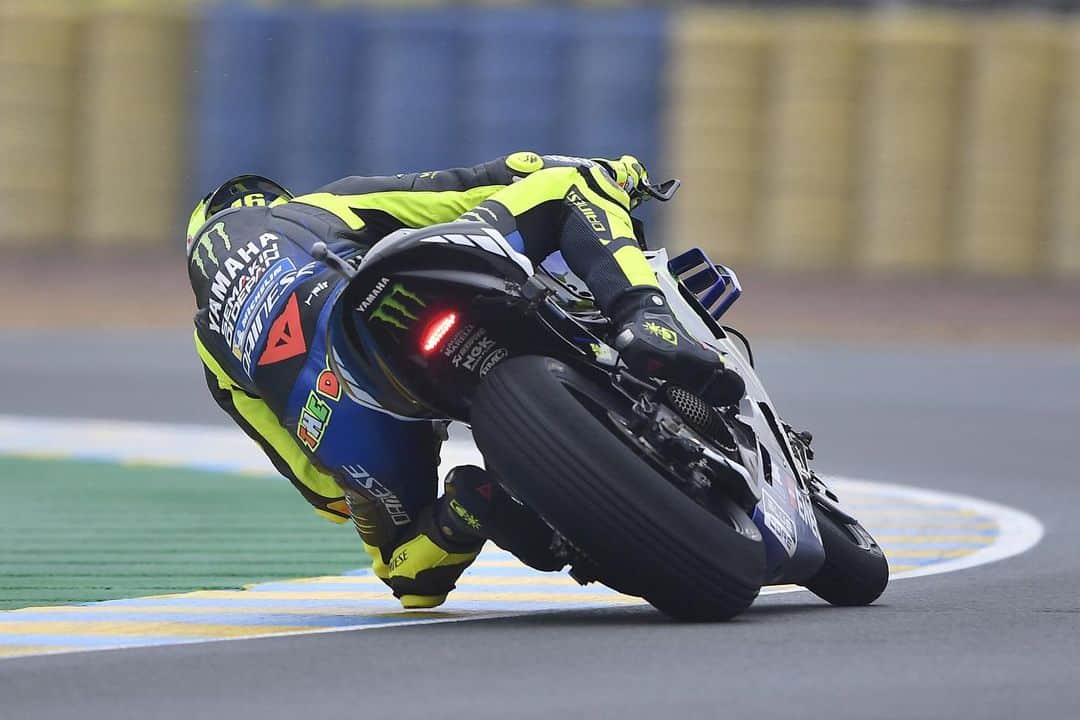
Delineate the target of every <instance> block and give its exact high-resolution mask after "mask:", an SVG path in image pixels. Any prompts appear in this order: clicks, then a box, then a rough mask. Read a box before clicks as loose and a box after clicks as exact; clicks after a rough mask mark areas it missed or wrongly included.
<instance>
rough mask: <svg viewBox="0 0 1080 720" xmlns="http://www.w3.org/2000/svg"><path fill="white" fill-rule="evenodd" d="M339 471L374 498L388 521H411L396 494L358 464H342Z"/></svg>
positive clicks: (402, 522)
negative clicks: (384, 511)
mask: <svg viewBox="0 0 1080 720" xmlns="http://www.w3.org/2000/svg"><path fill="white" fill-rule="evenodd" d="M341 471H342V472H343V473H345V475H346V477H348V479H349V480H351V481H352V482H353V484H355V485H357V486H359V487H360V488H361V489H362V490H363V491H364V492H365V493H366V494H367V495H369V496H370V497H372V498H374V499H375V500H376V501H378V503H379V504H380V505H382V506H383V508H384V509H385V510H386V513H387V514H388V515H389V516H390V521H391V522H393V523H394V524H395V525H408V524H409V522H410V521H411V518H410V517H409V513H407V512H406V511H405V505H404V504H403V503H402V502H401V500H400V499H399V498H398V496H397V495H396V494H395V493H394V492H393V491H391V490H389V489H387V487H386V486H385V485H383V484H382V483H381V482H379V481H378V480H376V479H375V477H374V476H373V475H372V474H371V473H369V472H368V471H367V470H365V469H364V468H362V467H361V466H359V465H344V466H342V468H341Z"/></svg>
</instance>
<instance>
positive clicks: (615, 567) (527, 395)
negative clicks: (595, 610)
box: [472, 356, 765, 620]
mask: <svg viewBox="0 0 1080 720" xmlns="http://www.w3.org/2000/svg"><path fill="white" fill-rule="evenodd" d="M583 388H584V390H583ZM582 393H584V395H583V394H582ZM585 395H587V396H588V397H589V398H593V399H592V400H589V399H587V398H586V397H585ZM613 396H614V394H613V393H611V391H610V390H608V389H606V388H604V387H601V386H599V385H598V384H595V383H592V382H591V381H589V380H587V379H586V378H585V377H584V376H582V375H581V374H580V373H577V372H575V371H573V370H571V369H570V368H568V367H567V366H566V365H564V364H562V363H560V362H558V361H556V360H552V359H550V358H544V357H536V356H524V357H518V358H512V359H510V360H506V361H504V362H502V363H500V364H499V365H498V366H497V367H496V368H495V369H494V370H492V372H491V373H490V374H489V375H488V377H487V378H486V380H485V381H484V383H483V384H482V385H481V387H480V389H479V390H478V392H477V395H476V397H475V399H474V402H473V413H472V425H473V436H474V437H475V439H476V443H477V445H478V446H479V448H480V451H481V452H482V453H483V455H484V459H485V461H486V462H487V464H488V465H489V467H490V468H491V469H492V470H494V472H495V473H496V475H497V476H498V477H499V479H500V482H502V483H503V484H505V485H506V487H507V489H508V490H509V491H510V492H511V493H512V494H513V495H515V496H516V497H517V498H518V499H519V500H521V501H522V502H523V503H525V505H527V506H528V507H530V508H531V509H533V510H534V511H535V512H537V513H538V514H540V515H541V516H542V517H543V518H544V519H545V520H546V521H547V522H548V523H550V524H551V525H552V527H554V528H556V529H557V530H558V531H559V532H560V533H562V534H563V535H564V536H565V537H566V538H567V539H568V540H569V541H570V542H571V543H572V544H573V545H574V546H575V547H576V548H577V549H578V550H580V551H582V552H583V553H585V554H586V555H587V556H588V558H589V560H590V561H591V562H592V563H594V564H595V565H596V567H597V568H598V571H599V572H598V574H599V575H600V576H601V577H602V579H603V581H604V582H605V583H606V584H608V585H611V586H613V587H615V588H617V589H619V590H621V591H622V592H628V593H631V594H635V595H640V596H642V597H644V598H645V599H646V600H648V601H649V602H650V603H652V604H653V605H654V606H655V607H657V608H658V609H660V610H661V611H663V612H664V613H666V614H668V615H671V616H672V617H675V618H679V619H683V620H726V619H729V618H731V617H734V616H735V615H738V614H739V613H741V612H742V611H743V610H745V609H746V608H747V607H749V606H750V604H751V603H752V602H753V601H754V599H755V598H756V597H757V594H758V592H759V590H760V588H761V584H762V582H764V579H765V553H764V545H763V543H762V540H761V535H760V533H759V532H758V530H757V528H756V527H755V526H754V524H753V522H752V521H751V520H750V519H749V518H748V517H747V516H746V513H744V512H743V511H742V510H741V509H739V508H737V507H735V506H734V504H732V506H731V507H730V508H728V509H727V510H728V511H727V513H726V514H727V515H729V516H730V517H729V519H728V520H727V521H725V520H724V519H721V518H720V517H718V516H716V515H713V514H712V513H710V512H709V511H707V510H706V509H705V508H703V507H701V506H700V505H698V504H697V503H696V502H694V501H693V500H691V499H690V498H689V497H687V496H686V495H684V494H683V493H682V492H680V491H679V489H678V488H676V487H675V486H674V485H672V484H671V482H669V481H668V480H667V479H666V478H665V477H664V476H663V475H661V474H660V473H659V472H657V471H656V470H654V469H653V468H652V467H651V466H650V465H649V464H648V463H647V462H646V461H645V460H644V459H643V458H641V457H639V456H638V455H637V454H636V453H635V452H634V450H633V449H632V448H631V447H630V446H629V445H627V444H626V443H625V442H624V441H623V440H622V439H620V438H619V437H617V436H616V435H615V431H614V430H613V429H612V428H610V427H608V426H606V425H605V424H604V421H602V420H601V419H599V418H598V417H597V415H594V412H595V411H596V409H595V407H593V406H592V403H594V402H596V403H597V404H599V405H605V404H607V405H609V406H611V407H618V405H616V404H615V402H616V401H615V400H614V399H613ZM598 398H599V399H598ZM605 399H606V400H609V401H610V402H604V400H605Z"/></svg>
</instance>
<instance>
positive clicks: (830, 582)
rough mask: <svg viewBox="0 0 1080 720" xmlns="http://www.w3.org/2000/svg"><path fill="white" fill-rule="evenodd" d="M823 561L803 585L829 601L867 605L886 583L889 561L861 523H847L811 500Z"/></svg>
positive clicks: (877, 596) (844, 604)
mask: <svg viewBox="0 0 1080 720" xmlns="http://www.w3.org/2000/svg"><path fill="white" fill-rule="evenodd" d="M814 515H815V516H817V523H818V529H819V530H820V531H821V542H822V544H823V545H824V546H825V564H824V565H822V566H821V569H820V570H818V572H817V574H816V575H815V576H814V577H813V578H811V579H810V581H809V582H807V583H806V588H807V589H808V590H810V592H812V593H814V594H815V595H817V596H818V597H820V598H821V599H822V600H826V601H828V602H830V603H832V604H833V605H843V606H854V605H869V604H870V603H872V602H874V601H875V600H877V599H878V598H879V597H880V596H881V593H883V592H884V591H885V587H886V586H887V585H888V584H889V562H888V560H886V559H885V553H884V552H882V550H881V548H880V547H879V546H878V544H877V542H875V541H874V539H873V538H872V537H871V536H870V533H868V532H867V531H866V529H865V528H863V526H862V525H858V524H856V525H854V526H852V525H848V524H846V523H844V522H842V521H840V520H839V519H838V518H834V517H833V516H832V515H831V514H830V513H829V512H828V511H826V510H824V509H823V508H821V507H820V506H819V505H817V504H816V503H815V504H814Z"/></svg>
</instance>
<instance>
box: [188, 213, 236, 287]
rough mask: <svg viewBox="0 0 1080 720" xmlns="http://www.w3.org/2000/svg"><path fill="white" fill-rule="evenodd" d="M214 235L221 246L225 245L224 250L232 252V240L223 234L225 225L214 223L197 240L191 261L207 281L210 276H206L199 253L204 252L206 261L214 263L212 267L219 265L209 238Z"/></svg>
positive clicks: (212, 242) (226, 234)
mask: <svg viewBox="0 0 1080 720" xmlns="http://www.w3.org/2000/svg"><path fill="white" fill-rule="evenodd" d="M214 233H217V234H218V237H219V238H220V239H221V242H222V244H223V245H225V249H226V250H232V240H230V239H229V233H227V232H225V223H223V222H219V223H214V225H213V227H211V228H210V229H209V230H207V231H206V232H204V233H203V234H202V237H201V238H199V242H198V243H196V244H195V249H194V250H193V251H192V253H191V261H192V262H194V263H195V264H196V265H197V266H198V267H199V272H201V273H202V275H203V277H204V278H206V279H208V280H209V279H210V276H209V275H207V274H206V266H205V265H204V264H203V263H204V261H203V258H202V256H201V255H199V252H200V251H201V250H205V251H206V259H207V260H209V261H210V262H212V263H214V265H218V264H219V263H218V259H217V256H216V255H214V241H213V239H212V238H211V236H212V235H213V234H214Z"/></svg>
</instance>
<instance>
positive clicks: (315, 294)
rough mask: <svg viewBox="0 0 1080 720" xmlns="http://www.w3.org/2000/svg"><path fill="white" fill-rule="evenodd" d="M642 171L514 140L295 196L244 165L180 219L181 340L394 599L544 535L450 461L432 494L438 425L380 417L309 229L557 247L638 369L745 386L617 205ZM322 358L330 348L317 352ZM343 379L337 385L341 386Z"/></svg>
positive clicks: (532, 555) (343, 248)
mask: <svg viewBox="0 0 1080 720" xmlns="http://www.w3.org/2000/svg"><path fill="white" fill-rule="evenodd" d="M647 183H648V175H647V173H646V171H645V169H644V167H643V166H642V165H641V163H640V162H638V161H637V159H636V158H634V157H632V156H629V155H624V156H622V157H621V158H619V159H617V160H605V159H596V160H586V159H582V158H569V157H562V156H541V155H538V154H536V153H532V152H517V153H514V154H512V155H509V156H506V157H504V158H499V159H496V160H493V161H491V162H487V163H483V164H481V165H477V166H475V167H471V168H456V169H450V170H439V171H434V172H423V173H415V174H400V175H396V176H393V177H358V176H357V177H347V178H343V179H341V180H338V181H336V182H332V183H330V184H329V185H326V186H325V187H322V188H320V189H318V190H316V191H314V192H312V193H309V194H306V195H301V196H293V195H292V194H291V193H290V192H288V191H287V190H286V189H285V188H283V187H282V186H281V185H278V184H277V183H275V182H273V181H271V180H268V179H266V178H263V177H259V176H255V175H243V176H239V177H236V178H233V179H231V180H229V181H227V182H225V183H224V184H222V185H221V186H220V187H218V188H217V189H216V190H214V191H213V192H211V193H209V194H207V195H206V196H205V197H204V198H203V199H202V200H201V201H200V202H199V204H198V205H197V207H196V208H195V210H194V212H193V213H192V215H191V219H190V221H189V224H188V231H187V264H188V275H189V279H190V281H191V286H192V289H193V291H194V293H195V299H196V305H197V308H198V310H197V312H196V314H195V345H196V350H197V352H198V354H199V357H200V358H201V360H202V362H203V364H204V366H205V372H206V379H207V383H208V385H209V387H210V392H211V394H212V395H213V396H214V399H215V400H216V401H217V403H218V404H219V405H220V406H221V407H222V408H223V409H224V410H225V412H227V413H228V414H229V415H230V416H231V417H232V418H233V420H234V421H236V423H237V424H238V425H239V426H240V427H241V428H242V429H243V430H244V431H245V432H246V433H247V434H248V435H249V436H250V437H251V438H252V439H253V440H255V442H257V443H258V444H259V445H260V446H261V447H262V449H263V450H264V451H265V452H266V454H267V455H268V456H269V458H270V460H271V461H272V462H273V464H274V466H275V467H276V468H277V470H278V471H279V472H281V473H282V474H283V475H284V476H286V477H287V478H289V479H290V480H291V481H292V483H293V484H294V485H295V486H296V488H297V489H298V490H299V491H300V493H301V494H302V495H303V496H304V497H305V498H306V499H307V500H308V502H309V503H311V504H312V505H313V506H314V507H315V509H316V511H317V512H319V513H320V514H322V515H324V516H326V517H328V518H329V519H331V520H334V521H337V522H343V521H345V520H346V519H348V518H350V517H351V518H352V520H353V522H354V524H355V526H356V529H357V531H358V532H359V534H360V536H361V539H362V540H363V542H364V546H365V549H366V550H367V551H368V552H369V553H370V554H371V556H372V560H373V570H374V572H375V574H376V575H377V576H378V577H379V578H381V579H382V580H383V581H384V582H386V584H387V585H389V586H390V588H391V590H392V591H393V593H394V595H395V596H396V597H397V598H399V600H400V601H401V603H402V604H403V606H404V607H406V608H430V607H435V606H438V605H439V604H441V603H442V602H444V601H445V599H446V595H447V593H448V592H449V591H450V590H451V589H453V587H454V583H455V582H456V580H457V579H458V577H459V576H460V575H461V573H462V572H463V571H464V570H465V569H466V568H467V567H468V565H469V564H470V563H471V562H472V561H473V560H474V559H475V557H476V555H477V553H478V552H479V550H480V548H481V546H482V545H483V542H484V540H485V539H491V540H493V541H494V542H496V543H497V544H498V545H500V546H501V547H504V548H505V549H507V550H510V551H511V552H513V553H514V554H515V555H517V556H518V557H520V558H521V559H522V560H524V561H525V562H527V563H528V564H530V565H532V566H534V567H537V568H539V569H544V570H554V569H558V568H560V567H561V566H562V563H561V561H559V560H558V559H557V558H555V557H554V556H553V555H552V553H551V551H550V544H551V539H552V533H551V530H550V528H548V527H547V525H545V524H544V523H543V521H541V520H540V519H539V518H538V517H536V516H535V515H533V514H532V513H531V512H530V511H528V510H527V509H525V508H524V507H523V506H521V505H520V504H518V503H517V502H516V501H514V500H513V499H512V498H510V497H509V496H508V495H507V494H506V493H505V491H503V490H502V489H501V488H500V487H499V485H498V483H497V482H493V480H492V478H491V477H490V476H489V475H488V473H486V472H485V471H484V470H482V469H480V468H477V467H474V466H462V467H458V468H455V469H454V470H452V471H451V472H450V474H449V476H448V477H447V479H446V483H445V493H444V495H443V496H441V497H439V498H436V492H437V486H438V478H437V474H436V472H437V468H438V452H439V446H440V443H441V439H440V433H439V428H440V427H441V426H440V425H438V424H435V423H432V422H430V421H416V420H410V419H408V418H402V417H397V416H393V415H391V414H389V413H388V412H387V411H385V410H384V409H382V408H381V407H380V406H379V401H378V398H377V397H372V395H371V392H372V390H371V388H370V387H368V386H366V385H365V378H364V377H363V373H362V372H361V371H360V369H359V368H358V363H355V362H351V359H355V358H356V357H357V355H356V351H355V349H354V348H352V347H351V345H350V341H349V339H348V334H347V333H346V332H344V327H343V325H344V323H345V322H356V321H357V320H356V319H355V318H356V313H352V312H349V310H350V309H340V308H339V309H338V310H339V312H337V313H335V312H334V310H335V306H336V304H337V301H338V299H339V297H340V296H341V295H342V292H343V291H344V289H345V287H346V285H347V281H346V279H345V278H344V277H343V276H342V275H340V274H338V273H337V272H335V271H334V270H332V269H331V268H330V267H328V266H326V265H324V264H322V263H320V262H318V261H316V260H314V259H313V257H312V255H311V252H312V246H313V245H314V244H315V243H318V242H323V243H325V244H326V245H327V247H328V248H329V249H330V250H331V251H333V252H334V253H336V254H337V255H339V256H341V257H343V258H345V259H346V260H347V261H348V262H350V263H352V264H354V265H355V264H357V263H359V261H360V259H361V258H362V257H363V255H364V253H365V252H366V251H368V250H369V249H370V248H371V247H372V246H373V245H375V244H376V243H377V242H379V240H381V239H382V238H384V237H386V236H387V235H388V234H390V233H392V232H394V231H397V230H400V229H403V228H425V229H424V230H420V231H419V232H430V233H432V234H435V235H437V234H439V232H440V227H439V224H441V223H450V222H453V221H457V222H459V223H460V222H462V221H466V222H472V223H478V224H480V225H481V226H483V227H485V228H487V229H488V230H489V231H494V232H496V233H498V234H500V235H501V236H502V237H503V238H504V239H505V241H506V243H507V244H508V245H509V246H510V247H512V248H513V249H514V250H515V251H516V252H518V253H521V254H523V255H525V256H526V257H527V258H529V259H530V260H531V261H532V262H533V263H538V262H540V261H542V260H543V259H544V258H545V257H547V256H548V255H550V254H552V253H554V252H556V251H559V250H561V251H562V253H563V255H564V257H565V260H566V261H567V264H568V265H569V266H570V268H571V269H572V270H573V271H574V272H575V273H577V274H578V275H579V276H581V278H582V279H583V280H584V281H585V283H586V284H587V285H588V287H589V289H590V290H591V291H592V293H593V295H594V297H595V299H596V302H597V304H598V306H599V307H600V308H601V309H602V310H603V311H604V312H605V314H607V315H608V316H609V317H610V318H611V319H612V320H613V324H614V327H615V332H614V333H613V337H612V344H613V345H614V346H615V347H616V348H617V349H618V350H619V352H620V355H621V357H622V359H623V360H624V362H626V363H627V365H628V366H629V367H630V368H631V369H632V370H634V371H636V372H640V373H643V374H645V375H650V376H655V377H660V378H666V379H677V380H680V381H683V382H688V383H696V384H699V385H700V384H702V383H703V382H704V381H705V380H707V379H708V378H709V377H713V376H716V377H721V378H723V381H722V382H720V383H714V384H713V387H714V389H716V392H717V393H718V396H717V399H716V400H714V402H715V403H716V404H725V403H730V402H734V401H736V400H737V399H738V397H740V396H741V394H742V389H743V387H742V382H741V380H739V378H738V376H737V375H735V374H734V373H733V372H732V371H730V370H727V371H725V370H724V369H723V368H724V366H723V359H722V358H721V356H720V355H719V354H718V353H716V352H715V351H713V350H711V349H709V348H707V347H706V346H704V345H702V344H701V343H699V342H697V341H695V340H694V339H693V338H692V337H691V336H690V335H689V334H688V333H687V332H686V331H685V330H684V329H683V328H682V327H681V325H680V324H679V322H678V321H677V320H676V319H675V317H674V315H673V313H672V312H671V310H670V309H669V308H668V306H667V303H666V301H665V299H664V296H663V294H662V292H660V290H659V288H658V285H657V281H656V277H655V275H654V274H653V272H652V270H651V269H650V267H649V265H648V263H647V261H646V259H645V257H644V255H643V254H642V251H641V249H640V247H639V245H638V236H639V235H638V232H637V231H636V229H635V221H633V220H632V219H631V216H630V210H631V209H632V208H633V207H634V206H635V205H636V203H637V202H638V201H639V200H640V198H641V197H643V192H644V190H645V188H646V186H647ZM331 358H332V359H333V362H331ZM343 386H345V389H347V390H348V392H346V393H343V392H342V390H343Z"/></svg>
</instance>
